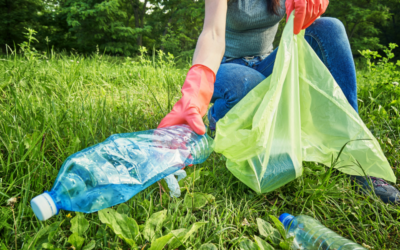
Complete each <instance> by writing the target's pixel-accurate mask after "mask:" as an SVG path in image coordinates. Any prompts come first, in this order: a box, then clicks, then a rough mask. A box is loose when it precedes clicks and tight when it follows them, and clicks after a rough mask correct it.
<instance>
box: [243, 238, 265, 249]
mask: <svg viewBox="0 0 400 250" xmlns="http://www.w3.org/2000/svg"><path fill="white" fill-rule="evenodd" d="M239 248H240V250H259V249H260V248H259V247H258V246H257V245H256V244H255V243H254V242H252V241H251V240H249V239H244V240H242V241H240V243H239Z"/></svg>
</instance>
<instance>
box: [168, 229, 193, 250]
mask: <svg viewBox="0 0 400 250" xmlns="http://www.w3.org/2000/svg"><path fill="white" fill-rule="evenodd" d="M188 231H189V230H188V229H185V228H181V229H177V230H173V231H171V233H172V234H173V235H174V238H172V239H171V240H170V241H169V242H168V245H169V247H168V249H170V250H171V249H176V248H178V247H179V246H180V245H182V244H183V242H182V239H183V237H185V235H186V233H187V232H188Z"/></svg>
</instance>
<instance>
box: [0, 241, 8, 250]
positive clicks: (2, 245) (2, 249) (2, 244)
mask: <svg viewBox="0 0 400 250" xmlns="http://www.w3.org/2000/svg"><path fill="white" fill-rule="evenodd" d="M0 243H1V246H0V249H1V250H7V249H8V248H7V247H6V245H4V243H3V242H0Z"/></svg>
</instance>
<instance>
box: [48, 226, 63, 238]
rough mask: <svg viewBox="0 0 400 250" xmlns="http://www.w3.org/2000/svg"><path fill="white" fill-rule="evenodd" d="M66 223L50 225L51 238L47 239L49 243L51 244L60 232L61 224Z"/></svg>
mask: <svg viewBox="0 0 400 250" xmlns="http://www.w3.org/2000/svg"><path fill="white" fill-rule="evenodd" d="M63 222H64V221H61V222H54V223H53V224H51V225H50V228H49V236H48V237H47V240H48V242H51V241H52V240H53V238H54V235H55V234H56V233H57V232H58V229H59V228H60V226H61V224H62V223H63Z"/></svg>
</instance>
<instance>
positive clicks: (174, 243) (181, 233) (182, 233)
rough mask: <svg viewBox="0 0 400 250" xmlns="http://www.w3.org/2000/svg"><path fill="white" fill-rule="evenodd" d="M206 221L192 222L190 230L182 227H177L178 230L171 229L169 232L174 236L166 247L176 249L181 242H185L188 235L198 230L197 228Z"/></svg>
mask: <svg viewBox="0 0 400 250" xmlns="http://www.w3.org/2000/svg"><path fill="white" fill-rule="evenodd" d="M207 223H208V221H205V222H196V223H194V224H193V225H192V227H191V228H190V230H187V229H184V228H182V229H178V230H174V231H172V232H171V233H172V234H174V236H175V237H174V238H173V239H172V240H171V242H170V243H169V248H168V249H176V248H178V247H179V246H181V245H182V244H183V243H185V242H186V241H187V239H189V237H190V236H191V235H192V234H194V233H195V232H197V230H199V228H201V227H202V226H204V225H205V224H207Z"/></svg>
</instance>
